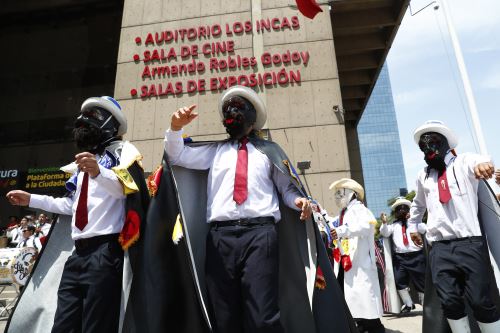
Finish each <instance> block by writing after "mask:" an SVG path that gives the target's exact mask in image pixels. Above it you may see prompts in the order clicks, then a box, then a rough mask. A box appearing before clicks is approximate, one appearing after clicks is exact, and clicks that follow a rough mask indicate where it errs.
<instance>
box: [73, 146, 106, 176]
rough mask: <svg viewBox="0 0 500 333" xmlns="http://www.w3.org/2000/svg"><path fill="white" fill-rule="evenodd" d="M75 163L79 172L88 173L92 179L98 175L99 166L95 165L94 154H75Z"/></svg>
mask: <svg viewBox="0 0 500 333" xmlns="http://www.w3.org/2000/svg"><path fill="white" fill-rule="evenodd" d="M75 163H76V164H77V165H78V168H79V169H80V170H81V171H83V172H88V174H89V176H90V177H92V178H95V177H97V176H98V175H99V173H100V170H99V164H97V160H96V158H95V155H94V154H91V153H88V152H84V153H80V154H76V156H75Z"/></svg>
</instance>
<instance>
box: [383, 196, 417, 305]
mask: <svg viewBox="0 0 500 333" xmlns="http://www.w3.org/2000/svg"><path fill="white" fill-rule="evenodd" d="M410 206H411V201H409V200H407V199H405V198H398V199H397V200H396V201H395V202H394V204H393V205H392V206H391V209H392V211H393V212H394V217H395V220H394V222H393V223H392V224H387V216H386V215H385V214H381V216H380V219H381V220H382V225H381V227H380V234H381V235H382V236H384V237H392V250H393V265H394V278H395V281H396V288H397V290H398V294H399V296H400V297H401V300H402V301H403V303H404V304H403V307H402V308H401V313H408V312H410V311H411V310H413V309H415V305H414V304H413V301H412V299H411V297H410V293H409V287H410V281H411V282H413V286H414V287H415V289H416V290H417V292H418V294H419V298H420V303H421V304H423V299H424V288H425V255H424V252H423V250H422V246H423V244H422V239H421V238H417V237H416V236H415V235H414V239H413V240H412V239H411V235H410V231H409V230H408V216H409V213H410ZM418 227H419V230H418V231H419V233H420V234H424V233H425V230H426V229H425V224H423V223H419V224H418ZM414 240H415V242H414Z"/></svg>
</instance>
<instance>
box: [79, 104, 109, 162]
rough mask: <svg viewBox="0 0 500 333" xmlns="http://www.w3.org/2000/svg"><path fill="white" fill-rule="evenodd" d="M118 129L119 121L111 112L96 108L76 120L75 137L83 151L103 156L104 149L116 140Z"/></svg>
mask: <svg viewBox="0 0 500 333" xmlns="http://www.w3.org/2000/svg"><path fill="white" fill-rule="evenodd" d="M118 127H119V124H118V121H117V120H116V119H115V118H114V117H113V115H112V114H111V112H109V111H107V110H104V109H102V108H98V107H96V108H93V109H90V110H86V111H85V112H82V113H80V115H79V116H78V118H76V121H75V128H74V129H73V137H74V139H75V142H76V146H77V147H78V149H80V150H81V151H88V152H90V153H93V154H102V152H103V151H104V148H106V147H107V146H108V144H109V143H110V142H111V141H113V140H114V139H115V138H116V137H115V135H116V133H117V132H118Z"/></svg>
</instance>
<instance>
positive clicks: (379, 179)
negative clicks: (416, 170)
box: [358, 64, 407, 216]
mask: <svg viewBox="0 0 500 333" xmlns="http://www.w3.org/2000/svg"><path fill="white" fill-rule="evenodd" d="M358 136H359V148H360V150H361V161H362V165H363V178H364V181H365V192H366V201H367V205H368V208H370V210H371V211H372V212H373V213H374V214H375V216H378V215H379V214H380V213H381V212H385V213H389V212H390V207H388V206H387V201H388V200H389V199H391V198H394V197H396V196H399V195H405V194H406V193H407V187H406V176H405V168H404V164H403V154H402V152H401V143H400V140H399V130H398V122H397V119H396V111H395V108H394V100H393V96H392V89H391V80H390V77H389V70H388V69H387V64H385V65H384V66H383V67H382V71H381V72H380V75H379V77H378V80H377V82H376V84H375V88H374V89H373V92H372V95H371V96H370V99H369V100H368V104H367V106H366V108H365V111H364V112H363V116H362V117H361V120H360V121H359V124H358Z"/></svg>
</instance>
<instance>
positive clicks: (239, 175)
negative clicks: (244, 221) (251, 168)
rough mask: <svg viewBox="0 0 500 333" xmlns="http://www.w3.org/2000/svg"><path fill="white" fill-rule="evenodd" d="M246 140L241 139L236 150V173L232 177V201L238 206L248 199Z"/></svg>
mask: <svg viewBox="0 0 500 333" xmlns="http://www.w3.org/2000/svg"><path fill="white" fill-rule="evenodd" d="M247 142H248V139H247V138H246V137H244V138H243V139H241V142H240V143H241V144H240V148H239V149H238V160H237V161H236V173H235V176H234V192H233V199H234V201H236V203H237V204H238V205H241V204H242V203H243V202H245V200H246V199H247V197H248V186H247V183H248V181H247V174H248V149H247Z"/></svg>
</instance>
